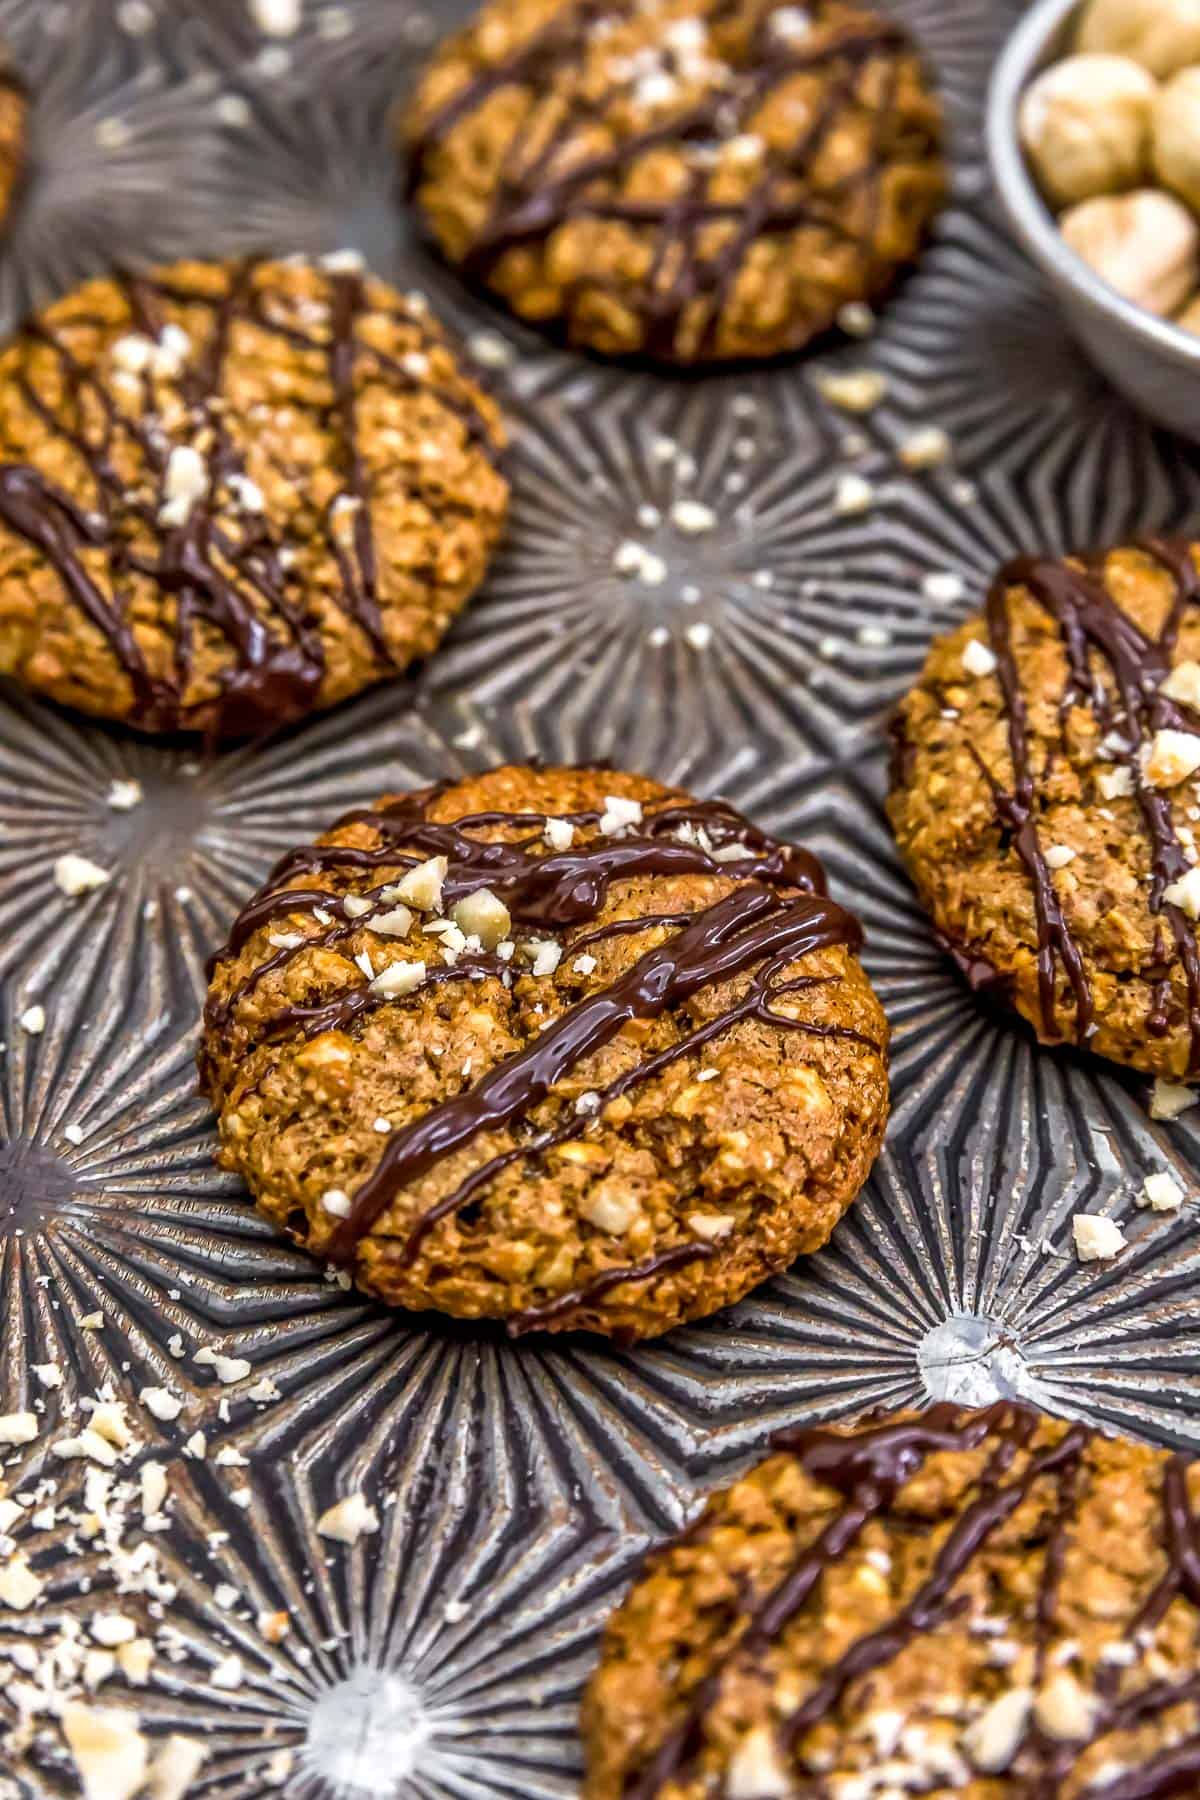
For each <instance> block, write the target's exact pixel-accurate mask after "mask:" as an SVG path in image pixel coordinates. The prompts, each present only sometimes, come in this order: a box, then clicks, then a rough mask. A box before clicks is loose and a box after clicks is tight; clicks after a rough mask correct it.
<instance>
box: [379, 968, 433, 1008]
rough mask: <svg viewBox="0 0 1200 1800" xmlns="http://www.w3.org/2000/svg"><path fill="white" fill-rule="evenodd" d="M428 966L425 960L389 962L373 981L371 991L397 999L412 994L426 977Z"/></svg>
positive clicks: (388, 998) (384, 996)
mask: <svg viewBox="0 0 1200 1800" xmlns="http://www.w3.org/2000/svg"><path fill="white" fill-rule="evenodd" d="M425 974H426V967H425V964H424V963H423V962H395V963H389V964H388V966H387V968H386V969H382V970H381V971H380V972H379V974H378V975H376V976H375V977H374V978H373V980H372V982H371V992H372V993H373V994H381V995H382V996H383V998H384V999H385V1000H397V999H399V998H400V997H401V996H402V995H403V994H411V993H412V992H413V991H414V989H416V988H419V987H420V985H421V983H422V982H423V981H424V979H425Z"/></svg>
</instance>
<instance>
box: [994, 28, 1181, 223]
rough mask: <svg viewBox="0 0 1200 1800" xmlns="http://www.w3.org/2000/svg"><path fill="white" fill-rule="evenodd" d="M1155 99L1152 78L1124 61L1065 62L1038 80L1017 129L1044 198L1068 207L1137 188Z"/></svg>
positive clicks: (1082, 59) (1084, 58)
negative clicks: (1102, 195)
mask: <svg viewBox="0 0 1200 1800" xmlns="http://www.w3.org/2000/svg"><path fill="white" fill-rule="evenodd" d="M1157 93H1158V87H1157V84H1156V82H1155V80H1154V78H1153V76H1152V75H1150V74H1148V73H1147V71H1146V70H1145V69H1143V68H1142V67H1141V66H1140V65H1139V64H1138V63H1135V62H1131V61H1130V59H1129V58H1128V57H1123V56H1106V55H1099V54H1097V55H1083V56H1068V57H1067V58H1066V59H1065V61H1063V62H1060V63H1055V64H1054V65H1053V66H1052V67H1051V68H1049V69H1047V70H1046V71H1045V72H1044V74H1042V75H1039V76H1038V78H1037V80H1036V81H1035V82H1034V83H1033V85H1032V87H1031V88H1030V89H1029V90H1028V92H1027V93H1026V95H1025V98H1024V100H1023V101H1022V103H1021V112H1020V121H1019V129H1020V133H1021V142H1022V144H1023V145H1024V146H1025V150H1026V153H1027V154H1028V156H1029V160H1030V162H1031V163H1032V164H1033V168H1034V172H1035V174H1036V175H1037V178H1038V180H1039V182H1040V183H1041V186H1042V190H1043V192H1044V193H1045V194H1046V196H1047V198H1048V199H1049V200H1051V201H1052V202H1053V203H1054V204H1055V205H1056V206H1070V205H1073V204H1074V203H1075V202H1076V201H1078V200H1091V199H1093V198H1094V197H1095V196H1096V195H1097V194H1115V193H1117V192H1119V191H1120V190H1121V189H1122V188H1129V187H1135V186H1137V184H1138V183H1139V182H1140V181H1141V180H1142V179H1143V178H1144V176H1145V173H1146V169H1147V165H1148V162H1149V150H1150V121H1151V110H1152V107H1153V104H1154V101H1155V98H1156V96H1157Z"/></svg>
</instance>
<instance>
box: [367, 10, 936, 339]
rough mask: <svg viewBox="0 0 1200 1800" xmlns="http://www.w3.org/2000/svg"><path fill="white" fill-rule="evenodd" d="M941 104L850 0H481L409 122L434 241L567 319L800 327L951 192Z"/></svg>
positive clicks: (891, 262)
mask: <svg viewBox="0 0 1200 1800" xmlns="http://www.w3.org/2000/svg"><path fill="white" fill-rule="evenodd" d="M941 136H942V125H941V114H940V110H939V106H938V103H937V101H936V100H935V98H934V97H933V95H932V94H931V92H930V89H929V86H928V84H927V81H926V77H925V74H924V72H923V69H922V66H921V62H920V58H919V57H918V55H917V53H916V51H915V49H914V47H913V45H912V43H911V42H910V40H909V39H908V38H907V36H906V35H905V33H904V32H903V30H902V29H901V28H900V27H899V26H898V25H897V24H896V23H895V22H894V21H893V20H890V19H886V18H882V17H880V16H879V15H878V14H876V13H872V12H870V11H867V10H864V9H863V8H861V7H858V6H854V5H850V4H846V0H809V3H808V4H806V5H804V6H796V5H792V4H790V0H661V3H659V0H490V4H488V5H486V6H485V7H484V8H483V10H482V11H481V12H480V13H479V15H478V17H477V18H476V20H475V21H474V23H473V24H472V25H470V26H469V27H468V28H467V29H466V30H465V31H463V32H460V33H458V34H457V35H456V36H454V37H452V38H450V39H449V40H448V41H447V42H446V43H445V45H443V47H442V48H441V50H440V51H439V52H438V53H437V55H436V56H435V58H434V60H433V63H432V65H431V67H430V68H429V70H428V72H427V73H426V75H425V77H424V79H423V81H422V82H421V84H420V86H419V88H418V90H417V93H416V97H415V99H414V101H413V103H412V105H411V107H410V108H409V110H408V112H407V114H406V117H405V120H404V123H403V127H402V138H403V141H404V148H405V151H406V154H407V159H408V170H409V183H410V189H411V194H412V197H413V200H414V202H415V204H416V207H417V209H418V211H419V213H420V214H421V216H422V218H423V219H424V221H425V224H426V226H427V227H428V230H429V232H430V233H431V235H432V237H433V238H434V240H435V241H436V243H437V245H438V246H439V248H440V249H441V251H442V252H443V254H444V255H445V256H446V257H447V258H448V259H449V260H450V261H451V262H453V263H455V264H457V265H458V266H460V267H461V268H462V270H463V271H464V273H465V274H467V275H468V276H469V277H471V278H472V279H473V280H475V281H477V282H479V283H481V284H483V285H485V286H486V287H488V288H490V289H491V291H492V292H493V293H495V294H496V295H498V296H499V297H500V298H501V299H503V300H504V301H506V302H507V304H508V305H509V306H510V307H511V308H512V309H513V311H514V312H516V313H518V314H519V315H520V316H521V317H522V318H525V319H529V320H532V321H535V322H537V323H541V324H552V325H555V326H557V327H559V328H561V329H562V330H563V331H564V332H565V334H566V335H567V337H568V338H569V339H570V341H571V342H572V343H575V344H578V345H582V346H587V347H588V348H591V349H593V350H598V351H601V352H605V353H608V354H614V355H628V354H641V355H645V356H648V357H651V358H653V359H655V360H656V361H660V362H665V363H683V364H688V363H705V362H712V361H720V360H728V359H732V358H740V357H762V356H773V355H776V354H778V353H779V352H782V351H790V350H798V349H800V348H802V347H803V346H804V345H805V344H807V343H808V342H809V340H810V339H811V338H813V337H815V336H817V335H818V334H819V333H821V332H824V331H827V330H828V329H829V328H830V327H831V326H832V325H833V324H834V322H835V320H836V318H837V315H838V313H839V311H840V309H841V308H842V307H843V306H845V305H846V304H848V303H849V302H862V301H871V300H875V299H878V298H880V297H881V296H882V295H883V294H884V293H885V292H886V291H887V289H888V288H889V287H890V286H891V285H892V283H893V281H894V279H895V277H896V275H897V273H898V272H899V270H900V269H902V268H903V267H904V265H906V264H907V263H909V262H911V261H912V260H913V258H914V257H915V256H916V254H917V252H918V251H919V249H920V247H921V243H922V240H923V238H924V236H925V233H926V231H927V229H928V226H929V224H930V221H931V220H932V218H933V217H934V215H935V214H936V213H937V211H938V209H939V207H940V206H941V204H942V201H943V198H944V194H945V178H944V171H943V165H942V159H941Z"/></svg>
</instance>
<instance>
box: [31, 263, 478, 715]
mask: <svg viewBox="0 0 1200 1800" xmlns="http://www.w3.org/2000/svg"><path fill="white" fill-rule="evenodd" d="M0 383H2V384H3V386H4V390H5V395H6V399H5V405H4V408H3V413H2V414H0V461H2V463H3V468H2V469H0V669H2V670H3V672H5V673H8V674H12V675H15V676H16V677H17V678H18V679H19V680H21V681H22V682H24V683H25V684H26V685H28V686H29V687H32V688H34V689H36V690H38V691H40V692H42V693H45V694H48V695H50V696H51V697H52V698H54V699H56V700H59V701H61V702H63V703H65V704H67V705H70V706H74V707H78V708H80V709H81V710H83V711H85V712H89V713H93V714H97V715H99V716H101V717H105V718H115V719H122V720H127V721H128V722H129V723H131V724H133V725H136V726H138V727H139V728H141V729H143V730H146V731H173V730H180V729H183V730H196V731H204V732H206V733H209V734H211V735H213V736H240V735H244V734H248V733H249V734H257V733H261V732H263V731H266V730H270V729H271V728H272V727H273V726H275V725H278V724H282V723H286V722H287V721H289V720H292V719H296V718H300V717H303V716H304V715H305V714H306V713H309V712H311V711H313V710H315V709H316V708H319V707H325V706H329V705H332V704H333V703H334V702H336V701H338V700H341V699H343V698H345V697H346V696H347V695H349V694H353V693H356V692H358V691H359V690H360V689H362V688H365V687H367V686H369V685H371V684H372V683H374V682H376V681H378V680H380V679H382V678H383V677H384V676H386V675H389V674H393V673H395V672H397V671H398V670H400V669H402V668H403V667H404V666H405V665H406V664H407V663H408V662H410V661H411V660H412V659H413V658H414V657H416V656H421V655H424V654H427V653H428V652H429V651H431V650H432V649H433V648H434V647H435V645H436V644H437V642H438V640H439V639H440V638H441V636H442V634H443V633H444V631H445V630H446V628H447V626H448V625H449V624H450V622H451V620H452V619H453V617H454V616H455V614H456V613H457V612H458V610H459V608H460V607H461V606H462V605H463V603H464V601H465V600H466V599H467V597H468V596H469V595H470V593H471V592H472V591H473V590H474V588H475V587H476V586H477V585H478V583H479V582H480V580H481V579H482V577H483V574H484V571H485V569H486V566H487V562H488V558H489V556H490V553H491V551H492V548H493V546H494V544H495V542H496V539H497V537H498V535H499V532H500V529H501V526H502V523H503V519H504V514H505V508H506V504H507V493H508V490H507V485H506V483H505V481H504V479H503V477H502V476H501V475H500V474H499V473H498V471H497V469H496V467H495V458H496V454H497V452H498V450H499V447H500V445H501V443H502V431H501V427H500V423H499V420H498V417H497V415H496V412H495V409H494V408H493V406H492V404H491V402H490V401H489V400H487V399H486V398H485V396H484V395H482V394H481V393H480V392H479V391H478V390H477V389H476V388H475V387H474V385H473V384H472V383H471V382H470V381H468V380H467V379H466V378H465V377H464V375H463V374H462V372H461V370H460V369H459V367H458V364H457V362H456V360H455V357H454V355H453V354H452V352H451V350H450V349H449V347H448V346H447V344H446V343H445V342H444V340H443V339H442V336H441V334H440V332H439V331H438V329H437V327H436V326H435V325H434V324H433V322H432V321H431V320H430V318H429V316H428V314H427V313H426V312H425V311H424V310H423V308H422V307H421V305H420V304H419V303H417V304H414V303H413V302H412V301H410V300H406V299H404V298H402V297H401V296H400V295H399V294H397V293H395V292H394V291H393V290H392V289H390V288H388V287H387V286H385V285H384V284H383V283H382V282H379V281H377V280H375V279H374V277H372V276H369V275H366V274H364V273H362V271H361V270H360V269H359V268H358V267H357V266H355V263H354V260H353V259H352V258H329V259H327V262H326V266H324V267H314V266H311V265H307V264H303V263H299V262H295V263H270V262H256V263H238V264H217V263H185V264H180V265H177V266H175V267H173V268H168V269H164V270H161V271H159V272H157V273H156V274H154V275H149V276H144V277H132V276H125V277H114V278H111V279H109V278H105V279H101V280H97V281H92V282H90V283H88V284H87V285H86V286H85V287H83V288H81V289H79V290H78V291H77V292H76V293H74V294H72V295H71V296H69V297H68V298H67V299H65V300H63V301H60V302H58V303H57V304H56V305H55V306H53V307H51V308H50V309H49V310H48V311H47V312H45V313H44V314H42V315H41V316H40V317H39V318H38V319H36V320H35V321H34V322H33V324H32V325H30V326H29V327H28V328H26V330H25V331H23V332H22V333H21V335H20V336H19V337H18V338H17V339H16V340H15V342H14V343H12V344H11V345H10V346H8V347H7V348H6V349H5V350H4V351H3V352H0Z"/></svg>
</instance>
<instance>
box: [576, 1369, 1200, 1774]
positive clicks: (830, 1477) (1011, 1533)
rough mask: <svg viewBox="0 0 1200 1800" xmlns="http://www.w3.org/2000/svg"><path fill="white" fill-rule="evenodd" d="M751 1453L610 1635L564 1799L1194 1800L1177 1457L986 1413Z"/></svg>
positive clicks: (1197, 1738) (1185, 1560)
mask: <svg viewBox="0 0 1200 1800" xmlns="http://www.w3.org/2000/svg"><path fill="white" fill-rule="evenodd" d="M775 1446H776V1447H775V1453H774V1454H773V1455H771V1456H770V1457H769V1458H768V1459H767V1460H766V1461H765V1462H763V1463H761V1464H760V1465H759V1467H758V1468H757V1469H755V1470H754V1471H753V1472H752V1473H751V1474H749V1475H747V1476H746V1477H745V1478H744V1479H743V1480H741V1481H738V1482H736V1483H735V1484H734V1485H733V1486H732V1487H730V1488H727V1489H726V1490H725V1491H723V1492H722V1493H719V1494H718V1495H716V1496H715V1498H714V1499H712V1500H711V1501H710V1502H709V1505H708V1507H707V1509H706V1510H705V1511H704V1512H703V1513H702V1514H701V1516H700V1517H699V1519H698V1520H696V1522H695V1523H694V1524H693V1525H692V1526H691V1528H690V1529H689V1530H688V1531H687V1532H685V1533H684V1535H683V1536H682V1537H681V1538H679V1539H678V1540H677V1541H676V1542H675V1543H673V1544H672V1545H670V1546H668V1547H667V1548H665V1549H663V1550H661V1551H659V1552H657V1553H656V1554H655V1555H653V1556H652V1557H651V1558H650V1560H649V1562H648V1564H647V1565H646V1567H645V1569H644V1570H643V1572H642V1575H641V1576H640V1578H639V1580H638V1581H637V1583H636V1585H635V1586H634V1588H633V1591H632V1593H631V1594H630V1595H629V1598H628V1599H627V1600H626V1601H625V1603H624V1605H623V1606H622V1607H621V1608H620V1610H619V1611H618V1612H617V1614H616V1615H615V1617H614V1618H613V1619H612V1621H611V1622H610V1624H609V1627H608V1631H607V1634H606V1637H605V1640H604V1647H603V1652H602V1658H601V1664H600V1668H599V1671H598V1673H597V1674H596V1676H595V1678H594V1679H593V1681H592V1684H591V1687H590V1689H589V1692H588V1694H587V1697H586V1701H585V1704H584V1717H583V1726H584V1737H585V1741H586V1747H587V1765H588V1774H587V1780H586V1782H585V1785H584V1794H585V1796H586V1800H715V1797H717V1796H720V1797H721V1800H872V1797H874V1796H878V1797H879V1800H883V1797H884V1796H885V1795H886V1796H891V1795H896V1796H899V1795H902V1794H924V1795H928V1796H941V1797H944V1800H948V1797H949V1796H951V1795H953V1796H955V1797H956V1800H1008V1797H1010V1796H1011V1800H1168V1796H1172V1797H1174V1796H1178V1797H1180V1800H1182V1797H1183V1796H1185V1795H1186V1796H1194V1795H1195V1794H1197V1793H1200V1729H1198V1725H1197V1705H1198V1702H1200V1650H1198V1648H1197V1645H1198V1642H1200V1522H1198V1519H1197V1506H1198V1505H1200V1464H1197V1463H1194V1462H1191V1461H1189V1460H1188V1459H1187V1458H1186V1457H1184V1456H1182V1455H1178V1456H1171V1455H1168V1454H1167V1453H1166V1452H1165V1451H1161V1450H1156V1449H1151V1448H1150V1447H1148V1446H1144V1445H1139V1444H1134V1443H1130V1442H1128V1441H1125V1440H1120V1439H1115V1440H1114V1439H1108V1438H1104V1437H1101V1436H1100V1435H1099V1434H1098V1433H1097V1432H1094V1431H1091V1430H1089V1429H1088V1428H1087V1427H1085V1426H1083V1425H1067V1424H1065V1423H1062V1422H1060V1421H1058V1420H1052V1419H1048V1418H1044V1417H1042V1416H1040V1415H1039V1414H1038V1413H1036V1412H1034V1411H1033V1410H1032V1409H1031V1408H1027V1407H1024V1406H1019V1405H1015V1404H1010V1403H1008V1402H1004V1403H1002V1404H999V1405H996V1406H993V1407H991V1408H990V1409H988V1410H986V1411H982V1412H966V1411H960V1410H959V1409H957V1408H955V1407H953V1406H948V1405H944V1406H935V1407H932V1408H930V1409H929V1410H928V1411H926V1412H924V1413H901V1414H897V1415H893V1416H892V1417H891V1418H886V1419H872V1420H869V1421H866V1422H864V1423H860V1424H858V1425H849V1426H834V1427H831V1428H829V1429H826V1430H819V1429H814V1430H797V1431H793V1432H784V1433H782V1434H781V1435H780V1436H779V1437H778V1438H777V1439H776V1440H775Z"/></svg>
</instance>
